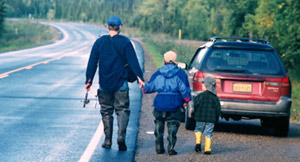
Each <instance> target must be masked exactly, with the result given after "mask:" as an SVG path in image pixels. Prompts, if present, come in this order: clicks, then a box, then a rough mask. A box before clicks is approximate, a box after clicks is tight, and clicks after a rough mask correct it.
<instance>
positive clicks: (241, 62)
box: [204, 49, 282, 75]
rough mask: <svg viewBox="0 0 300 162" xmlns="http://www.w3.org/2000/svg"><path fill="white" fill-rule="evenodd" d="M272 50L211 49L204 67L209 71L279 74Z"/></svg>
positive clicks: (278, 66)
mask: <svg viewBox="0 0 300 162" xmlns="http://www.w3.org/2000/svg"><path fill="white" fill-rule="evenodd" d="M275 55H276V53H274V52H272V51H248V50H232V49H213V50H212V52H211V53H210V55H209V56H208V58H207V59H206V62H205V65H204V68H205V69H206V70H209V71H220V72H233V73H234V72H236V73H251V74H265V75H279V74H280V73H282V70H281V66H280V63H279V62H278V60H277V58H276V56H275Z"/></svg>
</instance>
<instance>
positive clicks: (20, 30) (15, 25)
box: [0, 19, 60, 52]
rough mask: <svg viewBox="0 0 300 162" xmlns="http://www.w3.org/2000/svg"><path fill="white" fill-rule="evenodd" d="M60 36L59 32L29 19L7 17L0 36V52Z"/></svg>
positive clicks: (49, 40) (40, 42)
mask: <svg viewBox="0 0 300 162" xmlns="http://www.w3.org/2000/svg"><path fill="white" fill-rule="evenodd" d="M59 38H60V33H58V31H57V30H56V29H55V28H53V27H49V26H47V25H43V24H39V23H33V22H31V21H29V20H22V19H18V20H14V19H7V20H6V21H5V28H4V32H3V33H2V35H1V37H0V52H5V51H11V50H18V49H24V48H30V47H35V46H40V45H44V44H49V43H51V42H52V41H53V40H57V39H59Z"/></svg>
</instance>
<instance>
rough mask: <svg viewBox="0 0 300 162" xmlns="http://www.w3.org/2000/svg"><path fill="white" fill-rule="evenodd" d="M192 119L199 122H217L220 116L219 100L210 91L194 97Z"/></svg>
mask: <svg viewBox="0 0 300 162" xmlns="http://www.w3.org/2000/svg"><path fill="white" fill-rule="evenodd" d="M193 100H194V119H195V120H196V121H199V122H208V123H217V122H218V121H219V116H220V110H221V105H220V100H219V98H218V96H216V95H215V94H213V93H212V92H210V91H204V92H202V93H199V94H198V95H197V96H196V97H194V99H193Z"/></svg>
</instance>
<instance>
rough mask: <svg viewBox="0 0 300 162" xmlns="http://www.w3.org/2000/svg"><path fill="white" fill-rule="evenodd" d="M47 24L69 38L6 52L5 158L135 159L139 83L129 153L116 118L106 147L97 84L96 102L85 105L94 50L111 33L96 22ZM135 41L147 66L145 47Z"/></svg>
mask: <svg viewBox="0 0 300 162" xmlns="http://www.w3.org/2000/svg"><path fill="white" fill-rule="evenodd" d="M44 23H45V24H48V25H51V26H54V27H56V28H57V29H59V30H60V31H61V33H62V35H63V38H62V39H61V40H58V41H56V42H55V43H53V44H50V45H45V46H40V47H37V48H31V49H25V50H20V51H13V52H7V53H0V161H5V162H10V161H13V162H14V161H30V162H32V161H43V162H45V161H72V162H73V161H83V162H84V161H91V162H92V161H120V159H122V161H133V159H134V155H135V148H136V140H137V133H138V132H137V131H138V121H139V112H140V108H141V97H142V94H141V92H140V90H139V89H138V85H137V84H131V85H130V97H131V105H130V108H131V110H132V113H131V116H130V122H129V127H128V132H127V145H128V151H125V152H119V151H118V146H117V144H116V128H117V125H116V122H115V123H114V124H115V126H114V128H115V130H114V137H113V138H114V139H113V146H112V149H110V150H105V149H102V147H101V143H102V140H103V125H102V123H101V122H100V121H101V116H100V113H99V104H97V102H96V97H94V96H95V95H96V90H97V88H98V85H97V84H94V85H93V87H92V90H91V91H90V92H89V96H90V99H91V103H89V104H88V105H87V107H86V108H83V107H82V102H81V100H82V99H83V97H84V95H85V91H84V81H85V68H86V65H87V61H88V57H89V52H90V50H91V47H92V45H93V43H94V41H95V40H96V38H97V37H98V36H99V35H103V34H107V31H106V30H104V29H101V28H99V27H97V26H93V25H84V24H77V23H54V22H53V23H46V22H44ZM134 45H135V47H136V52H137V54H138V58H139V61H140V65H141V67H143V64H144V63H143V60H144V58H143V50H142V48H141V46H140V45H139V44H138V43H137V42H134ZM95 79H96V80H98V78H95ZM95 83H97V81H95ZM95 104H97V105H95ZM99 143H100V144H99Z"/></svg>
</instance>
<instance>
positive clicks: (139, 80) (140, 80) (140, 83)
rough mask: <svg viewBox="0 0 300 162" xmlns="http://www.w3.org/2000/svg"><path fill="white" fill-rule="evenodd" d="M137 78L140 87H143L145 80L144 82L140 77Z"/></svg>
mask: <svg viewBox="0 0 300 162" xmlns="http://www.w3.org/2000/svg"><path fill="white" fill-rule="evenodd" d="M137 78H138V82H139V86H140V88H142V86H144V85H145V82H143V81H142V79H141V78H140V77H137Z"/></svg>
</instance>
